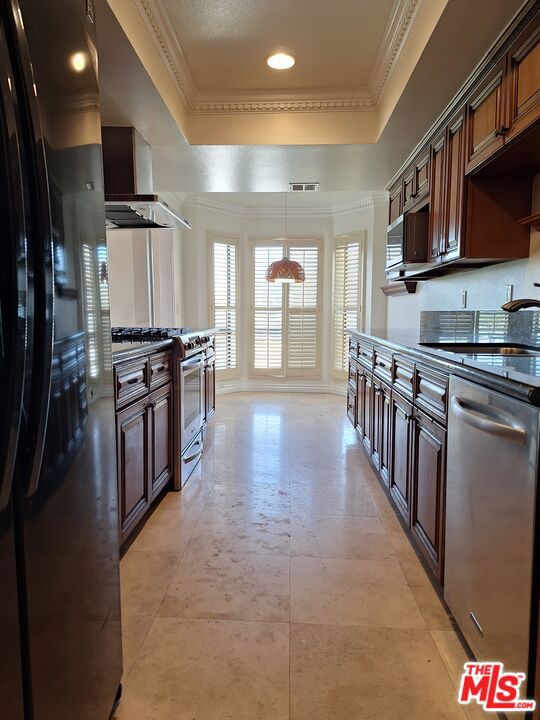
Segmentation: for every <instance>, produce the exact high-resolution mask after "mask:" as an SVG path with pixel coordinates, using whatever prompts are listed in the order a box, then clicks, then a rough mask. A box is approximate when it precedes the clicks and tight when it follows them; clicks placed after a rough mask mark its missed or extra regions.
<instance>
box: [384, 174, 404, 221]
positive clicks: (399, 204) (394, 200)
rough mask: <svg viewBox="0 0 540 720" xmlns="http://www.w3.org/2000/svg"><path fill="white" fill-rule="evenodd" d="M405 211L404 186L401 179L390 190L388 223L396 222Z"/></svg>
mask: <svg viewBox="0 0 540 720" xmlns="http://www.w3.org/2000/svg"><path fill="white" fill-rule="evenodd" d="M402 212H403V188H402V184H401V180H400V181H399V183H398V184H397V185H395V186H394V187H393V188H392V189H391V190H390V200H389V215H388V224H389V225H391V224H392V223H393V222H395V221H396V220H397V219H398V217H399V216H400V215H401V214H402Z"/></svg>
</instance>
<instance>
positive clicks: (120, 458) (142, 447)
mask: <svg viewBox="0 0 540 720" xmlns="http://www.w3.org/2000/svg"><path fill="white" fill-rule="evenodd" d="M171 376H172V353H171V351H166V352H162V353H154V354H152V355H149V356H143V357H138V358H136V359H133V360H127V361H125V362H122V363H118V364H117V365H115V368H114V379H115V403H116V410H117V412H116V457H117V478H118V497H119V525H120V541H121V543H124V542H125V541H126V540H127V539H128V538H129V536H130V535H131V533H132V532H133V531H134V530H135V528H136V527H137V524H138V523H139V521H140V520H141V519H142V518H143V517H144V515H145V514H146V512H147V511H148V509H149V507H150V505H151V503H152V501H153V500H154V499H155V498H156V497H157V495H159V493H160V492H161V491H162V490H163V488H164V487H165V486H166V485H167V484H168V482H169V480H170V478H171V477H172V474H173V383H172V382H171Z"/></svg>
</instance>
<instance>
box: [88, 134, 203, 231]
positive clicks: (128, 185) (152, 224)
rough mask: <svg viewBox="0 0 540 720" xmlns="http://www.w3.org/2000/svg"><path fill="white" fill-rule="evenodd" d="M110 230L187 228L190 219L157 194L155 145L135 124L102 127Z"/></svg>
mask: <svg viewBox="0 0 540 720" xmlns="http://www.w3.org/2000/svg"><path fill="white" fill-rule="evenodd" d="M101 137H102V143H103V170H104V175H105V213H106V218H107V230H125V229H129V228H131V229H140V228H147V229H152V230H160V229H165V230H169V229H170V228H186V229H187V230H191V225H190V224H189V222H188V221H187V220H184V219H183V218H181V217H179V216H178V215H177V214H176V213H175V212H173V210H172V209H171V208H170V207H169V205H168V204H167V203H166V202H165V200H163V199H162V198H160V197H159V196H158V195H155V194H154V191H153V187H152V185H153V182H152V148H151V147H150V145H149V144H148V143H147V142H146V140H145V139H144V138H143V136H142V135H141V134H140V133H139V132H138V131H137V130H136V129H135V128H134V127H125V126H114V127H103V128H102V129H101Z"/></svg>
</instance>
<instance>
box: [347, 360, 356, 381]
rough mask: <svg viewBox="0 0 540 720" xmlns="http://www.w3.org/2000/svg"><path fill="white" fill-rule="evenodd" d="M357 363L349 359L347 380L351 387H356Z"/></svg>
mask: <svg viewBox="0 0 540 720" xmlns="http://www.w3.org/2000/svg"><path fill="white" fill-rule="evenodd" d="M357 370H358V368H357V365H356V363H355V362H354V361H353V360H349V378H348V382H349V385H352V386H353V387H356V373H357Z"/></svg>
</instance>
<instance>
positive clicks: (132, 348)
mask: <svg viewBox="0 0 540 720" xmlns="http://www.w3.org/2000/svg"><path fill="white" fill-rule="evenodd" d="M173 342H174V340H172V339H170V338H169V339H167V340H149V341H148V342H122V343H114V342H113V344H112V359H113V365H116V364H118V363H121V362H125V361H126V360H133V359H135V358H137V357H140V356H141V355H149V354H150V353H155V352H159V351H160V350H166V349H167V348H169V347H171V346H172V344H173Z"/></svg>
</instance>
